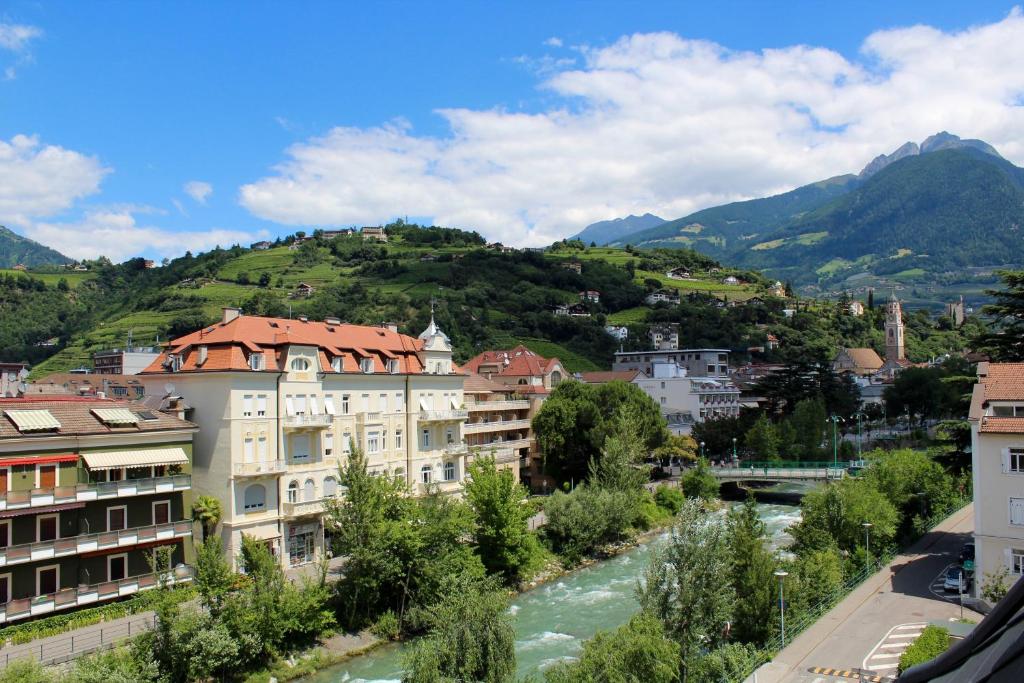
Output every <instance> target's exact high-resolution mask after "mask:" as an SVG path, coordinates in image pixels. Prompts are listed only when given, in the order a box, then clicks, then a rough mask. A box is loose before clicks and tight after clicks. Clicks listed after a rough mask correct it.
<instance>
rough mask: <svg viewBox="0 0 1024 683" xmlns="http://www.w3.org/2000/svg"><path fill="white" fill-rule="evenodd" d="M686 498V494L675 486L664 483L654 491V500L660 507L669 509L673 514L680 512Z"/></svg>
mask: <svg viewBox="0 0 1024 683" xmlns="http://www.w3.org/2000/svg"><path fill="white" fill-rule="evenodd" d="M685 500H686V496H684V495H683V492H682V491H680V490H679V489H678V488H676V487H675V486H667V485H665V484H662V485H661V486H659V487H658V488H657V490H656V491H655V492H654V502H655V503H657V504H658V507H660V508H663V509H665V510H668V511H669V512H670V513H671V514H672V515H675V514H676V513H677V512H679V510H680V509H681V508H682V507H683V502H684V501H685Z"/></svg>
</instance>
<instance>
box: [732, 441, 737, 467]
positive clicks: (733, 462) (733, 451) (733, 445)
mask: <svg viewBox="0 0 1024 683" xmlns="http://www.w3.org/2000/svg"><path fill="white" fill-rule="evenodd" d="M736 462H737V458H736V437H735V436H734V437H732V464H733V466H735V465H736Z"/></svg>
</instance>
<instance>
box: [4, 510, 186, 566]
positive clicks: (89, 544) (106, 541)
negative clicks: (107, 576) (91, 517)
mask: <svg viewBox="0 0 1024 683" xmlns="http://www.w3.org/2000/svg"><path fill="white" fill-rule="evenodd" d="M191 535H192V522H191V521H189V520H182V521H180V522H169V523H167V524H156V525H153V526H142V527H135V528H134V529H121V530H118V531H104V532H100V533H98V534H80V535H78V536H69V537H68V538H58V539H55V540H52V541H39V542H37V543H23V544H21V545H11V546H7V547H6V548H0V567H9V566H10V565H13V564H22V563H25V562H35V561H37V560H50V559H53V558H57V557H67V556H68V555H78V554H79V553H91V552H95V551H97V550H109V549H112V548H128V547H130V546H133V545H138V544H140V543H152V542H154V541H165V540H168V539H171V538H187V537H189V536H191Z"/></svg>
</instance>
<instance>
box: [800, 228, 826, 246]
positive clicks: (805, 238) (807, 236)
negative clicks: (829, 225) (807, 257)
mask: <svg viewBox="0 0 1024 683" xmlns="http://www.w3.org/2000/svg"><path fill="white" fill-rule="evenodd" d="M826 237H828V230H822V231H821V232H805V233H803V234H802V235H797V238H796V243H797V244H801V245H803V246H810V245H812V244H817V243H818V242H820V241H822V240H823V239H825V238H826Z"/></svg>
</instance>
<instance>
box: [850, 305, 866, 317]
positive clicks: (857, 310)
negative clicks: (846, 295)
mask: <svg viewBox="0 0 1024 683" xmlns="http://www.w3.org/2000/svg"><path fill="white" fill-rule="evenodd" d="M846 312H847V313H849V314H850V315H852V316H854V317H856V318H859V317H860V316H862V315H864V304H862V303H861V302H859V301H851V302H850V303H848V304H847V305H846Z"/></svg>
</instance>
